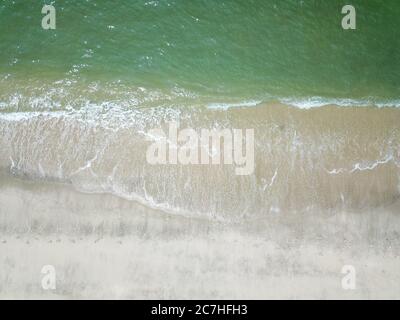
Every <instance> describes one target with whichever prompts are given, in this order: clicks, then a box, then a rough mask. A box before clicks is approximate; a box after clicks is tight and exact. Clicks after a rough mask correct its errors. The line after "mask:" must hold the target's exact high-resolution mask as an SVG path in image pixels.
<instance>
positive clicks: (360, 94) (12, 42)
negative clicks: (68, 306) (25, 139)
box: [0, 0, 400, 109]
mask: <svg viewBox="0 0 400 320" xmlns="http://www.w3.org/2000/svg"><path fill="white" fill-rule="evenodd" d="M348 2H349V1H339V0H333V1H328V0H301V1H300V0H285V1H282V0H280V1H277V0H247V1H243V0H241V1H240V0H233V1H212V0H193V1H183V0H181V1H179V0H159V1H141V0H137V1H134V0H126V1H106V0H86V1H83V0H57V1H52V2H51V4H53V5H54V7H55V8H56V30H43V29H42V27H41V19H42V17H43V16H44V15H43V14H42V13H41V8H42V6H43V5H44V4H50V2H49V1H37V0H33V1H27V0H15V1H11V0H3V1H1V3H0V30H1V31H0V78H1V81H0V86H1V87H2V89H1V88H0V90H1V91H0V95H1V96H0V97H1V101H2V102H3V109H7V103H9V101H10V100H11V98H10V97H14V96H15V95H16V94H20V92H21V91H23V92H24V95H25V96H29V92H30V91H29V90H31V92H32V93H31V95H34V94H36V93H35V90H37V89H38V87H40V86H43V88H46V90H49V88H52V87H53V84H54V83H59V82H60V81H61V82H62V83H65V82H66V81H67V82H68V81H73V83H74V84H75V85H76V86H80V87H87V86H90V84H93V83H96V84H97V85H101V86H106V87H107V86H108V85H109V84H112V86H113V90H114V91H113V92H114V93H115V90H117V91H118V90H120V91H121V94H123V93H122V92H126V90H131V89H132V88H146V90H150V92H154V90H160V91H161V92H171V90H175V92H176V91H179V92H185V93H189V94H186V95H194V96H204V97H208V99H209V100H210V101H213V99H215V100H216V101H224V99H225V100H227V101H230V100H229V99H231V100H235V101H241V100H246V99H247V100H248V99H256V100H257V99H260V100H264V99H267V98H268V97H275V98H276V97H278V98H279V97H281V98H300V99H308V98H310V97H322V98H327V99H332V98H333V99H364V100H372V101H382V102H387V101H396V100H397V101H398V100H399V98H400V81H399V75H400V28H399V25H400V2H399V1H398V0H389V1H381V0H352V1H351V4H352V5H353V6H354V7H355V8H356V12H357V16H356V19H357V29H356V30H343V29H342V27H341V20H342V17H343V16H344V15H343V14H342V13H341V9H342V7H343V6H344V5H346V4H348ZM62 85H63V84H62ZM62 85H61V86H62ZM119 85H120V86H121V87H120V89H118V86H119ZM43 88H42V89H43ZM127 88H129V89H127ZM132 90H133V89H132ZM146 92H149V91H146ZM84 94H85V93H82V92H80V93H75V96H76V97H78V96H81V95H84ZM101 94H102V93H101V92H100V93H98V95H100V96H101ZM146 94H147V93H146ZM72 95H73V94H72ZM103 95H106V96H107V95H108V93H105V94H104V93H103ZM117 95H118V94H117Z"/></svg>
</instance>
